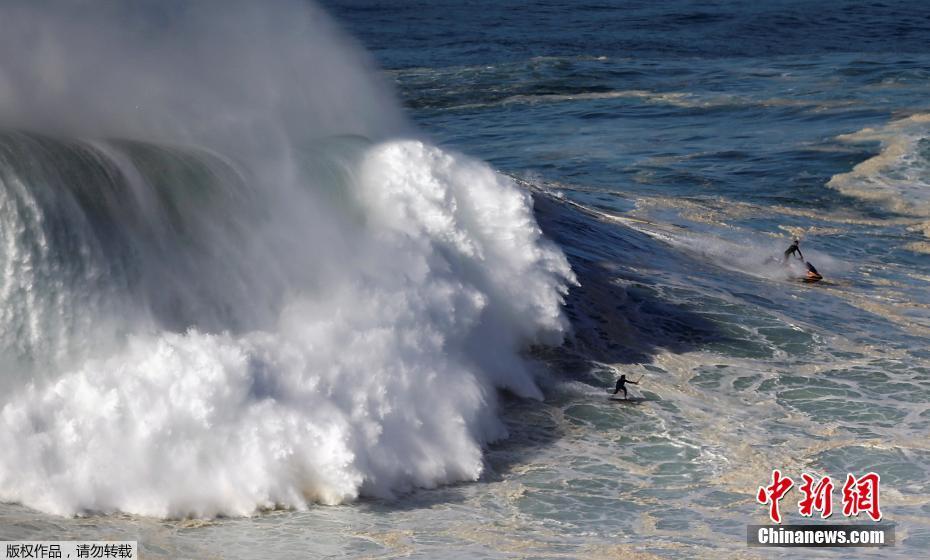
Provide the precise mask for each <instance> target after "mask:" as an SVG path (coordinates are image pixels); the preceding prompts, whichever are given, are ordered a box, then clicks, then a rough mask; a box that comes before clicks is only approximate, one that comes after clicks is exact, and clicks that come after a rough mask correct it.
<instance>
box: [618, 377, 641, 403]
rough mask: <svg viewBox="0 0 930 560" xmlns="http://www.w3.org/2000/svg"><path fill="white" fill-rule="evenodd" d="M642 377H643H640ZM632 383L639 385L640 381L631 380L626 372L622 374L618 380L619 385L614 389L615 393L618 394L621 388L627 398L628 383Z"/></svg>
mask: <svg viewBox="0 0 930 560" xmlns="http://www.w3.org/2000/svg"><path fill="white" fill-rule="evenodd" d="M640 379H642V377H640ZM627 383H632V384H633V385H639V381H630V380H628V379H627V378H626V374H625V373H622V374H620V379H618V380H617V387H616V388H615V389H614V394H615V395H616V394H617V393H619V392H620V391H621V390H623V398H627V392H626V384H627Z"/></svg>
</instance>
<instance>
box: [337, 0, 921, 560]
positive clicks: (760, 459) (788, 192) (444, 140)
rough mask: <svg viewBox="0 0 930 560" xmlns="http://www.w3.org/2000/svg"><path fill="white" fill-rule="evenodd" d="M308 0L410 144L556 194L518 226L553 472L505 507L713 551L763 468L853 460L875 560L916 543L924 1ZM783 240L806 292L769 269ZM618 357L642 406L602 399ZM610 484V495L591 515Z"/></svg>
mask: <svg viewBox="0 0 930 560" xmlns="http://www.w3.org/2000/svg"><path fill="white" fill-rule="evenodd" d="M328 5H329V7H330V9H331V11H332V12H333V14H334V15H335V16H336V17H337V19H339V20H340V21H341V22H342V23H343V25H345V26H346V27H347V28H348V29H349V31H350V32H351V33H352V34H353V35H355V36H356V37H357V38H358V39H359V40H360V41H361V42H362V43H363V44H364V45H365V46H366V47H367V48H368V49H369V50H370V51H371V53H372V54H373V56H374V57H375V59H376V60H377V61H378V63H379V64H380V65H381V66H382V67H383V68H384V70H385V72H386V73H387V75H388V76H389V78H390V79H391V80H393V81H394V83H395V85H396V90H397V94H398V96H399V97H400V98H401V100H402V102H403V103H404V105H405V106H406V108H407V110H408V114H409V115H410V117H411V118H412V119H413V120H414V121H415V122H416V123H417V124H418V126H419V127H420V128H421V129H422V130H424V131H426V133H427V134H428V135H430V136H431V137H432V138H434V139H435V140H437V141H438V142H440V143H441V144H443V145H445V146H447V147H450V148H453V149H456V150H460V151H463V152H466V153H468V154H471V155H474V156H477V157H479V158H482V159H484V160H486V161H489V162H491V163H492V164H493V165H494V166H495V167H496V168H497V169H499V170H501V171H502V172H504V173H507V174H511V175H513V176H515V177H518V178H520V179H521V180H525V181H526V184H527V185H532V186H534V188H537V189H539V191H538V192H542V193H549V194H550V195H553V196H556V197H561V199H558V198H557V199H556V200H555V201H554V202H553V201H547V200H548V199H546V200H543V199H541V198H538V201H537V205H538V208H539V211H538V214H539V218H540V221H541V224H542V226H543V229H544V230H546V232H547V234H549V235H550V237H552V238H553V239H555V240H556V241H557V243H559V244H560V246H561V247H562V248H563V250H564V251H565V252H566V253H567V254H568V256H569V258H570V259H571V261H572V264H573V266H574V267H575V269H576V271H577V272H579V275H580V278H581V282H582V286H581V288H579V289H578V290H575V291H574V292H573V294H572V296H571V297H570V299H569V304H568V305H569V313H570V315H571V316H572V317H573V319H574V322H575V328H576V332H577V335H578V340H577V346H575V347H571V346H570V347H569V348H567V349H564V351H565V352H567V353H569V354H570V353H572V352H574V351H577V352H579V353H580V354H581V355H582V356H583V357H584V358H585V359H587V360H588V361H589V363H588V369H585V367H581V368H580V369H578V368H576V367H575V366H572V367H569V366H565V368H566V369H565V370H564V371H563V372H562V376H563V381H564V385H560V386H558V387H560V388H554V389H551V391H550V396H549V398H550V400H551V402H550V403H549V404H550V406H551V407H552V410H555V411H557V413H556V414H557V415H558V416H559V417H560V418H564V419H565V421H566V422H567V423H568V424H569V425H572V426H575V427H576V428H577V429H578V430H580V432H576V431H571V433H573V434H575V435H574V436H572V437H566V438H564V439H562V440H560V443H559V444H558V445H556V449H558V450H559V451H553V452H552V453H553V455H558V454H559V453H567V454H571V455H573V456H577V457H578V459H573V460H572V461H570V462H569V463H568V464H563V465H562V466H561V467H560V468H558V469H554V472H553V473H550V474H547V475H541V476H533V475H525V476H524V475H520V476H515V480H520V481H521V482H520V483H521V484H524V485H526V486H527V487H528V488H535V490H532V491H530V494H528V495H527V496H528V497H527V498H525V499H523V500H522V501H520V502H519V504H520V505H519V506H518V509H519V512H520V513H519V515H521V516H526V517H527V518H529V519H532V520H535V521H539V522H541V523H543V524H546V523H563V524H567V525H562V527H563V528H564V529H565V531H567V532H566V533H565V535H569V534H570V535H572V536H573V537H572V538H578V535H579V534H580V533H579V532H583V529H582V527H584V526H585V523H584V522H583V520H584V519H587V520H588V522H589V523H591V525H589V526H588V528H589V529H590V530H591V531H592V532H593V533H592V534H594V535H597V537H592V539H593V540H595V541H596V540H597V539H598V538H600V537H601V536H605V535H606V534H607V533H609V532H610V530H614V529H615V530H618V531H620V532H622V533H628V532H633V533H636V532H639V533H640V536H641V537H644V540H643V541H642V542H644V543H649V542H655V541H656V540H660V541H666V540H667V542H665V544H664V545H662V546H660V547H658V548H651V549H650V548H648V544H645V545H643V546H647V548H645V549H642V548H639V549H637V550H648V551H650V552H652V553H657V554H659V555H660V556H672V557H675V556H681V551H680V550H678V549H676V548H675V547H676V546H679V545H682V544H688V545H689V546H691V545H694V546H700V547H705V552H707V550H710V549H717V548H721V549H728V550H730V551H731V552H732V553H733V554H736V556H735V557H738V556H739V547H738V544H737V543H735V542H732V541H734V539H738V538H739V535H740V534H741V531H743V530H744V528H743V524H744V523H746V522H749V520H750V519H754V520H755V521H753V522H762V521H764V520H765V517H764V511H763V509H762V508H761V506H758V505H757V504H753V503H752V500H753V498H752V496H753V495H754V494H753V492H754V491H755V489H756V487H757V485H758V484H760V483H761V482H762V479H763V478H764V477H765V475H766V473H767V472H769V471H770V469H771V468H774V467H778V468H783V469H789V470H792V471H796V474H797V473H798V472H800V470H801V469H808V470H812V471H814V472H819V473H829V474H832V475H834V476H839V477H842V476H844V475H845V472H846V471H854V470H863V469H874V470H876V471H878V472H882V473H883V476H885V480H886V484H888V485H889V490H888V495H889V496H890V497H888V498H887V500H888V504H889V505H888V506H887V511H888V514H887V516H888V518H889V519H891V520H892V521H894V520H895V519H896V517H897V518H900V519H902V521H901V524H900V525H899V532H900V531H902V530H903V532H901V533H900V535H902V536H903V538H899V543H901V544H900V545H899V548H898V549H896V551H895V552H897V554H900V555H904V556H907V555H908V554H909V552H907V551H908V550H911V551H913V550H916V548H919V547H922V546H925V545H926V543H927V542H930V541H928V539H930V528H928V526H927V524H926V521H925V520H926V518H927V514H928V511H927V509H926V506H920V505H918V504H925V503H926V502H927V500H928V499H930V494H928V488H927V486H926V484H925V482H923V481H925V479H926V475H927V474H928V473H930V463H928V462H927V457H928V455H927V449H926V439H925V437H924V436H923V435H921V434H923V433H924V431H925V430H926V428H927V427H928V424H927V419H928V418H930V409H928V406H927V404H926V403H927V401H928V399H930V378H928V374H930V369H928V367H927V366H928V364H927V357H928V356H927V354H926V351H925V348H926V347H927V344H928V342H930V296H928V294H930V289H928V288H930V257H928V254H930V244H928V241H930V240H928V236H930V226H928V224H930V150H928V149H927V146H928V145H930V116H928V114H930V95H928V94H930V3H926V2H800V1H776V2H685V1H672V2H661V3H658V2H609V1H605V2H582V3H575V2H565V1H541V2H485V1H478V2H470V3H458V2H447V1H440V2H404V3H395V2H363V1H360V0H353V1H341V2H329V3H328ZM857 166H858V167H857ZM539 196H540V197H542V196H543V195H542V194H540V195H539ZM559 200H561V201H559ZM570 203H573V204H574V205H572V204H570ZM579 209H580V211H581V212H582V214H580V215H578V214H576V212H577V211H579ZM795 236H798V237H800V238H801V247H802V249H803V250H804V253H805V257H806V258H807V259H808V260H810V261H812V262H814V263H816V265H817V268H818V269H819V270H820V272H821V273H823V274H824V275H825V276H826V280H825V281H824V282H822V283H821V284H819V285H815V286H808V285H804V284H797V283H794V282H793V281H791V278H790V277H791V276H792V275H800V274H802V269H797V268H796V269H794V272H788V273H786V272H785V270H784V269H783V267H782V265H781V264H780V262H779V260H776V261H775V262H774V264H773V263H772V262H771V261H769V260H768V259H769V258H770V257H776V259H780V254H781V251H782V250H783V249H784V248H785V247H786V246H787V244H788V243H789V242H790V240H791V238H792V237H795ZM558 360H562V361H561V362H559V363H562V364H563V365H564V363H565V357H564V355H563V356H562V357H560V358H558V359H557V361H558ZM592 361H593V362H595V363H604V364H610V366H611V367H613V368H615V369H609V368H608V366H606V365H605V366H603V369H602V370H600V371H599V370H598V369H597V367H595V368H594V369H593V370H592V369H590V363H591V362H592ZM617 369H619V370H620V371H626V372H627V373H632V374H634V375H639V373H648V374H649V376H650V377H651V382H650V383H651V384H650V385H648V386H645V387H643V388H642V391H643V393H642V394H644V395H647V396H649V397H650V398H656V399H659V400H661V401H662V402H663V405H662V407H661V409H659V410H657V409H655V408H652V409H650V410H647V411H642V412H631V411H629V410H621V411H617V409H616V408H610V407H607V408H605V407H604V405H602V404H601V403H600V401H599V400H597V399H598V397H595V396H592V395H596V394H597V393H598V392H599V391H600V390H601V389H600V386H602V385H601V384H603V385H606V384H609V383H610V382H611V381H612V379H613V378H614V375H615V372H616V371H617ZM579 371H582V372H584V373H579ZM592 399H595V400H594V401H592ZM724 411H725V412H724ZM721 412H723V413H724V414H725V415H726V416H727V417H728V418H729V420H727V421H720V420H719V419H717V418H715V416H719V415H720V414H721ZM625 425H633V426H636V427H637V429H638V430H642V432H640V433H637V434H635V435H630V434H629V433H628V431H627V430H624V429H623V426H625ZM617 434H624V435H623V436H620V435H617ZM773 437H774V446H773V439H772V438H773ZM618 438H619V439H618ZM618 441H619V442H622V445H620V444H619V443H617V442H618ZM604 453H607V456H606V457H605V456H604ZM541 454H542V455H543V456H545V455H546V454H547V453H546V452H541ZM611 454H616V455H619V456H620V457H628V458H629V457H630V454H632V458H630V461H631V463H630V464H629V465H627V466H626V467H622V466H618V465H616V464H614V463H612V462H611V459H610V458H609V456H610V455H611ZM543 462H545V461H543ZM621 462H622V461H621ZM592 465H594V466H592ZM610 465H612V466H610ZM630 465H639V466H638V467H633V466H630ZM645 465H650V466H645ZM541 468H542V467H541ZM546 468H550V467H546ZM639 468H646V469H647V470H649V469H652V471H651V473H652V474H651V475H649V476H645V475H642V473H640V472H639V471H638V470H637V469H639ZM691 469H695V470H694V471H693V472H692V471H691ZM663 472H665V473H666V474H668V473H672V472H674V473H678V474H682V473H690V474H688V475H684V476H685V478H688V480H689V482H685V481H683V480H677V479H674V477H664V476H663V474H662V473H663ZM886 472H887V473H888V474H884V473H886ZM620 481H622V482H620ZM558 484H564V485H565V487H564V488H563V491H561V492H556V491H555V490H552V488H553V486H551V485H556V486H557V485H558ZM615 484H619V485H620V487H621V488H635V491H634V492H633V493H634V494H635V495H636V496H637V497H636V498H633V499H631V501H629V502H622V503H621V502H617V501H611V500H609V499H606V501H604V502H603V503H601V502H598V503H596V504H595V503H594V502H592V501H590V500H592V499H593V497H592V496H599V497H600V496H602V495H601V494H600V493H599V492H596V491H594V490H592V488H605V489H607V490H606V491H607V495H609V496H615V495H616V494H614V493H613V492H614V489H615V486H614V485H615ZM708 487H709V488H712V489H713V491H712V492H711V494H713V496H715V497H711V496H710V495H708V494H707V488H708ZM588 492H593V494H590V495H589V494H588ZM621 495H624V494H623V491H622V490H621ZM740 496H742V498H741V497H740ZM543 497H545V498H543ZM540 499H543V501H546V500H548V501H547V502H546V503H547V504H548V505H542V504H541V503H540V502H539V501H538V500H540ZM654 500H658V502H656V501H654ZM663 500H664V501H663ZM658 503H661V504H662V505H661V506H659V505H658ZM552 504H560V505H557V506H553V505H552ZM694 507H703V508H704V509H703V510H702V511H703V512H704V513H703V515H704V518H703V521H702V522H696V521H695V520H694V518H693V514H689V511H692V510H693V508H694ZM556 510H557V511H556ZM643 511H646V512H648V513H645V514H643V513H642V512H643ZM607 512H611V513H607ZM599 515H604V516H606V517H608V518H610V517H611V516H613V518H614V520H617V519H627V517H626V516H627V515H629V516H631V517H629V519H628V520H627V521H617V523H612V522H607V521H593V520H595V519H599V517H598V516H599ZM637 515H646V516H647V518H649V519H651V521H650V522H649V523H645V524H643V522H637V521H636V520H635V519H636V518H637V517H636V516H637ZM794 515H795V519H796V516H797V512H796V511H795V512H794ZM905 519H907V520H909V521H904V520H905ZM921 519H922V520H924V521H918V520H921ZM542 520H546V521H542ZM835 520H836V518H834V521H835ZM535 521H534V522H535ZM530 523H531V524H532V522H530ZM573 523H574V524H577V525H573ZM547 526H548V525H547ZM569 527H571V528H569ZM728 532H729V535H730V536H729V537H726V538H722V537H720V534H722V533H728ZM602 533H603V534H602ZM715 535H717V536H716V537H715ZM566 538H569V537H568V536H566ZM582 540H583V538H582ZM624 542H633V543H637V542H640V541H639V540H637V538H636V537H630V540H629V541H624ZM669 543H674V544H669ZM666 545H667V547H666ZM882 554H883V555H884V554H888V553H887V551H886V552H885V553H882Z"/></svg>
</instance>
